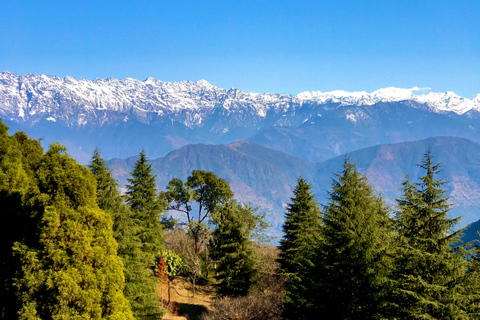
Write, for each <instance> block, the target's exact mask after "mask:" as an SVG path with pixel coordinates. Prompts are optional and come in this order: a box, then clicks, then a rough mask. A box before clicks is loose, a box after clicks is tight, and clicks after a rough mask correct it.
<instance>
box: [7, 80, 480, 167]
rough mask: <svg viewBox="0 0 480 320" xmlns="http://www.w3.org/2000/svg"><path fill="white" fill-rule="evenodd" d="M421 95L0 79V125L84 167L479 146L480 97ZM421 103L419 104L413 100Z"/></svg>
mask: <svg viewBox="0 0 480 320" xmlns="http://www.w3.org/2000/svg"><path fill="white" fill-rule="evenodd" d="M426 91H427V90H425V89H421V88H418V87H413V88H410V89H399V88H384V89H380V90H377V91H374V92H372V93H367V92H363V91H362V92H345V91H332V92H302V93H300V94H298V95H286V94H275V93H266V94H260V93H249V92H244V91H241V90H238V89H229V90H226V89H221V88H218V87H216V86H214V85H212V84H210V83H209V82H207V81H205V80H200V81H197V82H190V81H182V82H162V81H159V80H155V79H153V78H148V79H146V80H145V81H139V80H135V79H132V78H125V79H121V80H119V79H112V78H106V79H95V80H92V81H90V80H85V79H75V78H72V77H65V78H59V77H51V76H45V75H34V74H27V75H25V76H19V75H17V74H12V73H9V72H7V71H5V72H3V73H0V118H2V121H4V122H5V123H7V125H8V126H10V127H11V129H12V130H13V131H15V130H23V131H26V132H27V134H29V135H31V136H33V137H35V138H43V141H44V144H45V146H46V147H48V143H50V142H52V141H60V142H62V143H64V144H65V145H66V146H67V148H68V149H69V152H70V154H71V155H73V156H74V157H76V158H77V159H79V160H80V161H81V162H83V163H85V162H87V161H88V159H89V157H90V156H91V152H92V151H93V148H95V146H98V147H99V148H100V150H101V151H102V153H103V155H104V157H105V158H112V157H128V156H132V155H135V154H137V153H138V152H139V151H140V150H141V148H142V147H143V148H145V150H146V151H147V152H148V154H149V155H150V156H151V157H160V156H164V155H166V154H167V153H168V152H170V151H172V150H175V149H178V148H180V147H182V146H184V145H187V144H191V143H207V144H229V143H232V142H234V141H238V140H249V141H252V142H255V143H257V144H260V145H262V146H265V147H269V148H273V149H276V150H279V151H283V152H286V153H288V154H291V155H294V156H297V157H301V158H304V159H306V160H309V161H312V162H319V161H323V160H327V159H329V158H332V157H334V156H338V155H340V154H343V153H345V152H352V151H354V150H357V149H360V148H365V147H370V146H374V145H377V144H381V143H383V144H385V143H398V142H403V141H409V140H419V139H426V138H428V137H432V136H458V137H463V138H468V139H471V140H473V141H477V142H480V122H479V120H480V94H479V95H477V96H476V97H475V98H473V99H467V98H464V97H461V96H458V95H456V94H454V93H453V92H447V93H427V94H425V92H426ZM418 93H420V94H418Z"/></svg>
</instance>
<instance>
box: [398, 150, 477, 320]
mask: <svg viewBox="0 0 480 320" xmlns="http://www.w3.org/2000/svg"><path fill="white" fill-rule="evenodd" d="M420 167H421V168H422V169H423V170H425V175H424V176H423V177H421V178H420V179H419V182H418V183H416V184H413V183H410V181H409V178H408V176H407V178H406V179H405V181H404V183H403V196H402V197H401V198H400V199H398V200H397V201H398V211H397V212H396V225H397V229H398V235H399V237H398V243H397V248H398V250H397V254H396V257H397V258H396V271H395V275H394V277H393V278H394V283H395V288H396V290H395V296H394V308H393V310H394V311H395V313H394V314H393V316H394V317H399V318H402V319H404V318H405V319H407V318H408V319H478V313H477V314H476V315H473V316H472V315H471V314H469V313H470V312H471V307H472V306H471V304H472V301H474V300H475V299H478V289H476V290H471V289H472V288H471V286H470V285H469V283H468V282H469V280H467V279H471V278H472V276H473V275H474V274H473V273H471V272H470V274H468V273H467V270H468V269H467V268H468V262H467V261H466V260H465V257H466V251H465V250H464V247H463V246H457V247H454V244H455V243H456V242H458V241H459V237H460V236H461V232H462V230H459V231H453V228H454V226H455V225H456V224H457V222H458V220H459V218H455V219H449V218H448V217H447V214H448V210H449V207H450V205H449V204H448V198H447V197H446V196H445V190H444V189H442V185H443V184H444V182H443V181H442V180H437V179H436V175H437V174H438V173H439V172H440V171H439V169H440V164H435V163H433V160H432V155H431V152H430V150H429V151H428V152H427V153H426V154H425V157H424V159H423V161H422V163H421V164H420Z"/></svg>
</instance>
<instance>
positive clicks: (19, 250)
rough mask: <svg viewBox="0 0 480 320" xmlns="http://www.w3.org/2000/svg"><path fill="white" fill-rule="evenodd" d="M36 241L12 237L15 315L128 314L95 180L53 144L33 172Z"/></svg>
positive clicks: (119, 316) (101, 316)
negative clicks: (16, 268) (17, 307)
mask: <svg viewBox="0 0 480 320" xmlns="http://www.w3.org/2000/svg"><path fill="white" fill-rule="evenodd" d="M36 181H37V185H38V190H39V194H38V195H37V196H36V197H35V199H33V200H32V201H33V202H36V203H37V208H42V207H43V211H42V212H41V213H42V214H41V221H40V223H39V225H38V235H39V237H38V242H37V243H36V244H30V243H27V242H25V241H22V242H17V243H16V244H15V246H14V252H15V254H16V256H18V257H19V259H20V260H21V262H22V267H21V270H19V273H18V277H17V279H16V281H15V284H16V286H17V289H18V296H19V299H20V302H21V306H22V307H21V309H20V311H19V312H18V318H19V319H35V320H36V319H67V318H92V319H133V315H132V312H131V310H130V306H129V304H128V301H127V300H126V299H125V297H124V295H123V292H122V291H123V287H124V277H123V273H122V262H121V260H120V258H119V257H118V256H117V253H116V248H117V244H116V242H115V240H114V238H113V234H112V229H111V227H112V220H111V219H110V216H109V215H108V214H106V213H105V212H104V211H102V210H100V209H99V208H98V206H97V205H96V203H95V180H94V178H93V176H92V174H91V173H90V172H89V171H88V170H87V169H86V168H84V167H83V166H81V165H79V164H78V163H76V162H75V161H74V160H73V159H72V158H70V157H69V156H68V155H67V154H66V152H65V148H64V147H63V146H60V145H59V144H53V145H52V146H51V147H50V149H49V151H48V152H47V153H46V154H45V156H44V157H43V158H42V159H41V162H40V163H39V166H38V172H37V176H36Z"/></svg>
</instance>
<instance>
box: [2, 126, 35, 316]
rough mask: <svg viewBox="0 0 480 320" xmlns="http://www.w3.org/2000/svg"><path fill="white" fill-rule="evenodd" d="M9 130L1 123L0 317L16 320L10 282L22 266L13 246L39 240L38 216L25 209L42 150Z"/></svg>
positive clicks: (13, 288)
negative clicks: (20, 242)
mask: <svg viewBox="0 0 480 320" xmlns="http://www.w3.org/2000/svg"><path fill="white" fill-rule="evenodd" d="M8 129H9V128H8V126H6V125H5V124H3V123H2V121H1V120H0V207H1V210H0V211H1V214H0V219H1V221H0V283H1V285H0V318H3V319H15V318H16V317H17V311H18V310H19V308H20V305H19V303H18V299H17V296H16V288H15V286H14V283H13V281H14V277H15V273H16V272H17V271H18V270H19V269H20V268H21V264H20V261H19V259H18V258H16V257H14V256H13V249H12V247H13V245H14V243H15V242H17V241H23V242H25V243H29V244H32V243H36V242H37V240H38V237H37V234H36V233H37V223H38V221H39V217H38V216H37V215H35V213H34V212H32V211H30V210H28V209H27V207H28V205H27V202H28V199H29V197H31V195H32V194H33V193H35V189H36V184H35V171H36V166H37V165H38V163H39V159H41V157H42V156H43V149H42V147H41V145H40V143H39V142H38V141H37V140H34V139H30V138H28V137H27V135H26V134H25V133H23V132H17V133H16V134H15V135H13V136H12V135H9V134H8Z"/></svg>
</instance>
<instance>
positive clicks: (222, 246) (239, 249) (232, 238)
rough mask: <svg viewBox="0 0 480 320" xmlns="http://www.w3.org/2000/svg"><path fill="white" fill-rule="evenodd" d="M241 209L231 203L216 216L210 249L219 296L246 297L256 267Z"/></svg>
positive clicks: (248, 230)
mask: <svg viewBox="0 0 480 320" xmlns="http://www.w3.org/2000/svg"><path fill="white" fill-rule="evenodd" d="M244 209H245V208H242V207H241V206H239V205H237V204H236V203H235V202H234V201H232V202H230V203H227V204H225V205H223V206H222V208H221V209H220V210H219V212H217V213H216V214H215V219H214V221H215V225H216V228H215V231H214V232H213V235H212V238H211V240H210V245H209V247H210V253H211V257H212V259H213V260H215V261H217V263H218V268H217V270H216V271H217V275H216V277H215V278H216V279H217V284H216V287H217V293H218V295H220V296H230V297H238V296H246V295H247V294H248V290H249V288H250V286H251V284H252V283H251V282H252V277H253V275H254V273H255V265H254V260H253V249H252V244H251V241H250V240H249V235H250V231H251V229H250V228H249V227H248V226H247V224H246V222H247V221H248V219H245V211H244ZM250 213H251V216H252V217H253V213H252V212H250Z"/></svg>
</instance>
